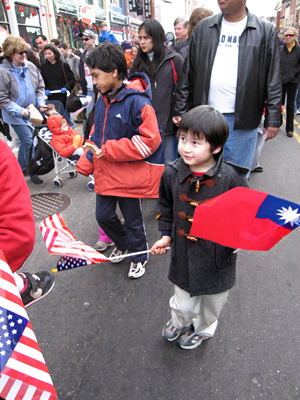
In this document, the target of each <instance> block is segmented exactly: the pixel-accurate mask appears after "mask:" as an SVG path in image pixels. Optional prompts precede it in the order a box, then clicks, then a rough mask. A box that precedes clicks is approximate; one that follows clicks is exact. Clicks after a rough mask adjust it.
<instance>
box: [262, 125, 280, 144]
mask: <svg viewBox="0 0 300 400" xmlns="http://www.w3.org/2000/svg"><path fill="white" fill-rule="evenodd" d="M266 132H267V137H266V141H267V140H269V139H273V138H274V137H275V136H277V134H278V132H279V128H276V127H274V126H268V128H264V132H263V135H264V134H265V133H266Z"/></svg>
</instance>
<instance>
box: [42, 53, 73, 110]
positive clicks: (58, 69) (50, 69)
mask: <svg viewBox="0 0 300 400" xmlns="http://www.w3.org/2000/svg"><path fill="white" fill-rule="evenodd" d="M41 69H42V76H43V79H44V82H45V89H46V90H47V89H48V90H57V89H62V88H66V89H67V90H68V91H69V92H71V91H72V89H73V88H74V86H75V76H74V74H73V72H72V71H71V69H70V66H69V64H68V63H66V62H64V63H63V62H62V61H61V60H60V59H58V60H57V61H56V63H55V64H51V63H50V62H49V61H48V60H46V61H45V62H44V64H42V67H41ZM64 72H65V73H64ZM66 99H67V95H66V94H64V93H58V94H52V95H51V96H48V101H49V102H50V101H51V100H59V101H61V102H62V103H63V106H64V108H66Z"/></svg>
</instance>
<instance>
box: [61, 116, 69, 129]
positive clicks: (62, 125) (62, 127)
mask: <svg viewBox="0 0 300 400" xmlns="http://www.w3.org/2000/svg"><path fill="white" fill-rule="evenodd" d="M67 130H68V125H67V121H66V120H65V119H62V120H61V124H60V131H61V132H65V131H67Z"/></svg>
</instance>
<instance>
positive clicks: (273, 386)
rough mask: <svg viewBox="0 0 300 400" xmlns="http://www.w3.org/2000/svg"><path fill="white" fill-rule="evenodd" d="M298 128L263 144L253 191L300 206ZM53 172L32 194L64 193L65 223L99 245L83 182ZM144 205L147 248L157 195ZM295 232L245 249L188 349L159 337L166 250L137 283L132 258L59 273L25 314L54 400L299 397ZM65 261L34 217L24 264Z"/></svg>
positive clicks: (164, 309)
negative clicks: (202, 336)
mask: <svg viewBox="0 0 300 400" xmlns="http://www.w3.org/2000/svg"><path fill="white" fill-rule="evenodd" d="M297 119H298V120H299V121H300V117H299V116H297ZM299 128H300V125H299ZM299 128H298V125H296V126H295V131H296V133H297V132H298V135H297V136H295V137H294V138H288V137H287V136H286V135H285V133H284V131H283V130H281V131H280V133H279V135H278V137H277V138H276V139H274V140H271V141H269V142H267V143H266V144H265V146H264V148H263V151H262V155H261V159H260V164H261V165H262V166H263V167H264V172H263V173H256V174H254V173H253V174H251V179H250V186H251V188H253V189H258V190H262V191H265V192H268V193H270V194H273V195H275V196H278V197H283V198H286V199H288V200H291V201H294V202H296V203H299V202H300V196H299V194H300V179H299V176H300V163H299V156H300V130H299ZM53 177H54V171H53V172H51V173H49V174H48V175H46V176H45V178H43V179H44V184H42V185H34V184H33V183H31V182H29V181H28V186H29V188H30V192H31V194H36V193H40V192H44V193H46V192H60V193H65V194H67V195H69V196H70V197H71V199H72V203H71V205H70V207H69V208H68V209H67V210H65V211H64V212H63V213H62V215H63V218H64V220H65V222H66V224H67V226H68V228H69V229H70V230H71V231H72V232H73V233H74V235H75V236H76V237H77V238H78V239H79V240H82V241H84V242H86V243H87V244H89V245H93V244H94V243H95V242H96V241H97V239H98V227H97V223H96V221H95V217H94V209H95V193H94V192H90V191H89V190H88V189H87V186H86V184H87V182H88V178H85V177H83V176H78V177H77V178H75V179H69V178H64V186H63V187H62V188H60V189H55V188H54V187H53V185H52V180H53ZM27 179H28V178H27ZM143 208H144V216H145V225H146V230H147V236H148V241H149V244H150V245H152V244H153V243H154V241H155V240H156V239H157V238H158V232H157V224H156V221H155V214H156V201H155V200H145V201H143ZM299 239H300V229H296V230H295V231H294V232H292V233H291V234H290V235H289V236H287V237H286V238H284V239H283V240H282V241H281V242H280V243H279V244H278V245H276V246H275V247H274V248H273V249H272V250H271V251H269V252H250V251H240V252H239V257H238V267H237V283H236V286H235V287H234V288H233V289H232V290H231V291H230V294H229V299H228V302H227V304H226V305H225V307H224V309H223V312H222V314H221V318H220V320H219V326H218V329H217V332H216V335H215V337H214V338H213V339H211V340H208V341H206V342H204V343H203V344H202V345H201V346H200V347H199V348H198V349H195V350H191V351H185V350H182V349H180V348H179V347H178V346H177V344H176V343H168V342H166V341H164V340H163V339H162V338H161V330H162V327H163V326H164V324H165V323H166V322H167V321H168V319H169V317H170V314H169V308H168V300H169V297H170V296H171V294H172V285H171V284H170V282H169V281H168V279H167V273H168V263H169V254H167V255H165V256H156V257H155V256H151V257H150V260H149V263H148V265H147V270H146V274H145V275H144V276H143V277H142V278H141V279H139V280H129V279H128V278H127V273H128V268H129V263H130V261H129V259H125V260H124V261H123V262H122V263H120V264H117V265H113V264H111V263H103V264H98V265H93V266H87V267H82V268H77V269H75V270H71V271H63V272H59V273H57V274H56V275H55V279H56V285H55V287H54V289H53V291H52V293H51V294H50V295H49V296H48V297H46V298H45V299H44V300H42V301H41V302H38V303H36V304H34V305H32V306H31V307H30V308H28V314H29V318H30V320H31V323H32V325H33V329H34V331H35V333H36V336H37V339H38V342H39V345H40V347H41V349H42V352H43V355H44V357H45V360H46V363H47V366H48V369H49V371H50V374H51V377H52V379H53V382H54V386H55V388H56V391H57V393H58V397H59V399H60V400H104V399H105V400H109V399H112V400H140V399H143V400H173V399H174V400H175V399H180V400H183V399H189V400H196V399H197V400H198V399H200V400H202V399H203V400H204V399H205V400H234V399H236V400H250V399H263V400H269V399H270V400H271V399H272V400H285V399H286V400H292V399H295V400H296V399H299V398H300V382H299V375H300V374H299V373H300V354H299V348H300V335H299V332H300V316H299V314H300V312H299V309H300V308H299V307H300V290H299V287H300V268H299V267H300V261H299V260H300V246H299ZM110 251H111V250H108V251H107V252H105V254H106V255H107V256H108V255H109V254H110ZM58 258H59V257H58V256H51V255H50V254H49V253H48V251H47V249H46V247H45V245H44V242H43V239H42V236H41V234H40V232H39V229H38V224H36V245H35V249H34V251H33V253H32V255H31V256H30V258H29V259H28V260H27V262H26V264H25V265H24V267H23V270H24V271H30V272H36V271H37V270H40V269H46V270H49V271H50V270H51V269H52V268H53V267H55V266H56V262H57V260H58Z"/></svg>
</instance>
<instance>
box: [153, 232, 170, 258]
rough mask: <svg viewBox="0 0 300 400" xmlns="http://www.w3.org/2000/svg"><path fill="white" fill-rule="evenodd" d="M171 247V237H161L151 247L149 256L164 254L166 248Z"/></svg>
mask: <svg viewBox="0 0 300 400" xmlns="http://www.w3.org/2000/svg"><path fill="white" fill-rule="evenodd" d="M170 246H171V237H170V236H163V237H162V238H161V239H160V240H158V241H157V242H155V243H154V245H153V246H152V247H151V254H165V253H166V251H167V250H166V247H170Z"/></svg>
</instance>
